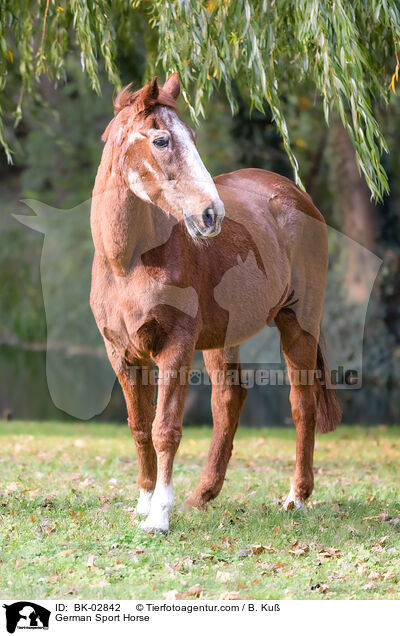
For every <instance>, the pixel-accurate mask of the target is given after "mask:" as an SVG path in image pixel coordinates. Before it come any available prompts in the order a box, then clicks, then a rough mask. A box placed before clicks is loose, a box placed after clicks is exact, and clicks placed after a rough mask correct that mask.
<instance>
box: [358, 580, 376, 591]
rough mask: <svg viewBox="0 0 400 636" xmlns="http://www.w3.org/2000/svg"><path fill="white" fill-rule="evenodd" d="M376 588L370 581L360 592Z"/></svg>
mask: <svg viewBox="0 0 400 636" xmlns="http://www.w3.org/2000/svg"><path fill="white" fill-rule="evenodd" d="M375 587H376V583H374V582H373V581H370V582H369V583H366V584H365V585H363V586H362V588H361V589H362V590H373V589H374V588H375Z"/></svg>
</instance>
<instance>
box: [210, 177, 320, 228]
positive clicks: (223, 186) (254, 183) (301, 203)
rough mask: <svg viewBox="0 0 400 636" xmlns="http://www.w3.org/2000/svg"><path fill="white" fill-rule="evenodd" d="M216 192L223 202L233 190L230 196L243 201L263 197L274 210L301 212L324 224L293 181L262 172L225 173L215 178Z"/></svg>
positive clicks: (306, 196)
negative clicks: (232, 195)
mask: <svg viewBox="0 0 400 636" xmlns="http://www.w3.org/2000/svg"><path fill="white" fill-rule="evenodd" d="M214 181H215V184H216V186H217V189H219V190H220V194H222V198H224V194H225V197H226V196H227V190H230V189H232V191H233V194H234V195H236V196H238V191H239V192H240V193H241V194H240V196H244V197H250V198H251V197H254V198H256V199H257V198H258V197H262V198H263V199H264V201H265V200H266V201H267V202H268V203H269V204H272V205H273V206H276V205H283V206H284V207H286V208H287V207H290V208H292V209H294V210H297V211H299V212H304V213H305V214H307V215H308V216H311V217H312V218H315V219H317V220H318V221H323V222H324V217H323V216H322V214H321V212H320V211H319V210H318V208H317V207H316V206H315V205H314V203H313V201H312V199H311V197H310V195H309V194H307V192H304V191H303V190H301V189H300V188H299V187H298V186H297V185H296V184H295V183H294V182H293V181H291V180H290V179H288V178H287V177H283V176H282V175H279V174H277V173H276V172H271V171H270V170H262V169H261V168H243V169H241V170H235V171H233V172H226V173H223V174H220V175H218V176H216V177H214Z"/></svg>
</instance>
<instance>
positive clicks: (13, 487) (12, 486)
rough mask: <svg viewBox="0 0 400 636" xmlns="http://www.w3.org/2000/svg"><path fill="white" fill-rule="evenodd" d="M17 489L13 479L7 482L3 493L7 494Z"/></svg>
mask: <svg viewBox="0 0 400 636" xmlns="http://www.w3.org/2000/svg"><path fill="white" fill-rule="evenodd" d="M17 490H18V485H17V484H16V483H15V481H12V482H10V483H9V484H7V486H6V489H5V491H4V494H6V495H9V494H10V493H11V492H16V491H17Z"/></svg>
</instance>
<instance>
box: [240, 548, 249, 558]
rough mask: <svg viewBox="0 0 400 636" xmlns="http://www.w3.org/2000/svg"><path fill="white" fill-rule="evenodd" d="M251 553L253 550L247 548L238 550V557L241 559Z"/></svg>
mask: <svg viewBox="0 0 400 636" xmlns="http://www.w3.org/2000/svg"><path fill="white" fill-rule="evenodd" d="M250 554H251V550H247V549H246V550H238V553H237V555H238V557H239V558H240V559H243V558H244V557H248V556H250Z"/></svg>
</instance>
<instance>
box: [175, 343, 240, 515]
mask: <svg viewBox="0 0 400 636" xmlns="http://www.w3.org/2000/svg"><path fill="white" fill-rule="evenodd" d="M203 356H204V362H205V364H206V367H207V371H208V373H209V375H210V378H211V382H212V394H211V410H212V416H213V433H212V439H211V445H210V450H209V452H208V456H207V461H206V464H205V466H204V468H203V472H202V473H201V477H200V481H199V483H198V486H197V488H196V489H195V490H194V491H193V493H191V495H189V497H188V498H187V500H186V505H187V506H191V507H194V508H202V507H204V506H205V504H206V503H207V502H208V501H210V500H211V499H214V498H215V497H216V496H217V495H218V493H219V491H220V490H221V488H222V485H223V483H224V479H225V473H226V469H227V466H228V462H229V459H230V457H231V454H232V447H233V438H234V435H235V432H236V429H237V427H238V423H239V415H240V412H241V410H242V408H243V404H244V401H245V399H246V394H247V390H246V389H245V388H244V387H243V386H242V385H241V378H240V362H239V347H232V348H230V349H215V350H210V351H203Z"/></svg>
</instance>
